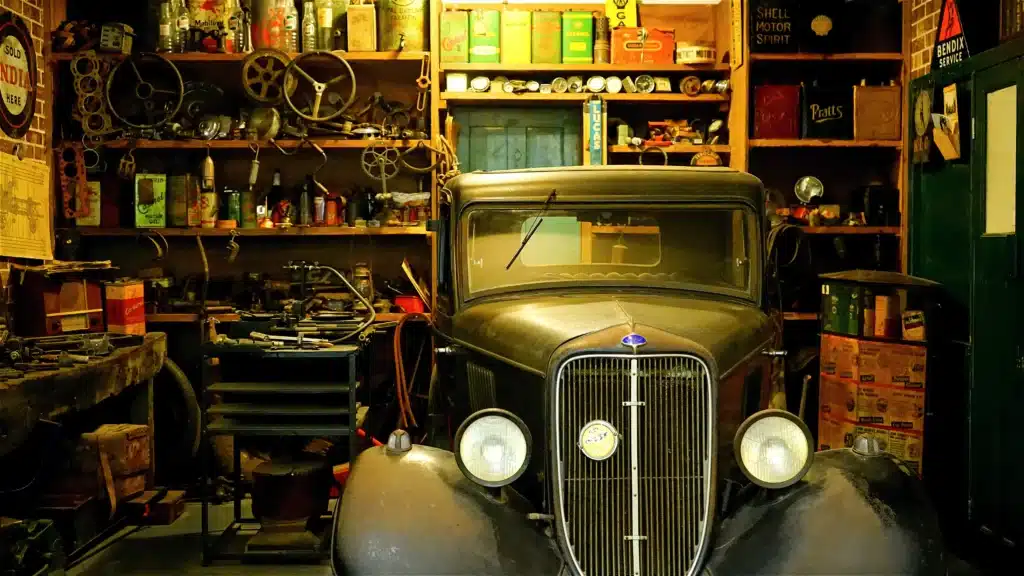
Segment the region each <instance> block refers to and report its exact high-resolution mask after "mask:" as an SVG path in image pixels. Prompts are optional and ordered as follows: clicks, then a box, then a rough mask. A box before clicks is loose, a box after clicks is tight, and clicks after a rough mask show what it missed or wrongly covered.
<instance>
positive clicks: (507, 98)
mask: <svg viewBox="0 0 1024 576" xmlns="http://www.w3.org/2000/svg"><path fill="white" fill-rule="evenodd" d="M593 96H600V97H601V98H603V99H604V100H608V101H619V102H728V101H729V97H728V96H724V95H721V94H700V95H698V96H687V95H686V94H669V93H661V94H659V93H652V94H637V93H633V94H624V93H619V94H606V93H601V94H591V93H587V92H578V93H571V94H538V93H536V92H527V93H525V94H505V93H503V92H502V93H497V94H495V93H491V92H442V93H441V100H445V101H448V102H473V103H474V104H495V105H501V104H508V103H510V102H535V103H536V102H551V103H557V102H573V103H575V102H584V101H586V100H589V99H590V98H591V97H593Z"/></svg>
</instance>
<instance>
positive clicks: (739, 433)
mask: <svg viewBox="0 0 1024 576" xmlns="http://www.w3.org/2000/svg"><path fill="white" fill-rule="evenodd" d="M769 417H777V418H783V419H785V420H788V421H789V422H791V423H793V424H794V425H796V426H797V427H798V428H799V429H800V431H801V432H803V435H804V439H805V440H806V442H807V459H806V460H805V461H804V464H803V466H802V467H801V468H800V470H799V471H798V472H797V473H796V474H795V475H794V476H793V477H791V478H789V479H788V480H785V481H782V482H765V481H764V480H761V479H759V478H757V477H756V476H755V475H754V474H753V473H751V471H750V470H749V469H748V468H747V465H746V464H745V463H744V462H743V457H742V455H741V447H742V444H743V437H744V436H745V435H746V433H747V431H748V430H750V427H751V426H753V425H754V424H756V423H757V422H760V421H761V420H764V419H765V418H769ZM733 454H734V456H735V459H736V464H737V465H738V466H739V468H740V471H741V472H743V475H744V476H746V477H747V478H748V479H749V480H750V481H751V482H753V483H754V484H757V485H758V486H760V487H762V488H768V489H772V490H777V489H781V488H788V487H790V486H792V485H794V484H796V483H797V482H799V481H800V480H802V479H803V477H804V476H806V475H807V471H808V470H810V468H811V464H812V463H813V461H814V439H813V437H812V436H811V429H810V428H808V427H807V423H806V422H804V421H803V420H801V419H800V418H799V417H798V416H797V415H796V414H793V413H792V412H788V411H786V410H778V409H769V410H761V411H760V412H757V413H755V414H753V415H751V416H750V417H748V418H747V419H746V420H744V421H743V423H742V424H740V427H739V429H737V430H736V436H735V438H733Z"/></svg>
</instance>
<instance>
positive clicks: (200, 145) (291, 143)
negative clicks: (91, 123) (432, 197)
mask: <svg viewBox="0 0 1024 576" xmlns="http://www.w3.org/2000/svg"><path fill="white" fill-rule="evenodd" d="M275 142H276V143H277V144H278V145H279V146H280V147H281V148H285V149H293V148H298V147H299V145H300V144H302V142H303V141H302V140H292V139H289V140H275ZM309 142H311V143H314V144H316V145H317V146H320V147H321V148H323V149H324V150H351V149H359V150H362V149H363V148H366V147H367V146H369V145H374V146H393V147H395V148H412V147H414V146H418V145H420V144H424V145H427V144H429V143H430V141H429V140H375V139H372V138H361V139H351V140H341V139H327V138H310V139H309ZM252 144H258V145H259V146H260V148H264V149H266V148H269V149H271V150H273V148H274V146H273V144H271V143H270V142H269V141H266V140H264V141H261V142H251V141H249V140H135V141H128V140H115V141H113V142H108V143H106V144H104V146H105V147H107V148H128V147H129V145H131V146H134V147H135V148H136V149H141V150H175V149H176V150H205V149H206V148H210V149H212V150H248V149H249V146H250V145H252ZM310 150H312V148H310Z"/></svg>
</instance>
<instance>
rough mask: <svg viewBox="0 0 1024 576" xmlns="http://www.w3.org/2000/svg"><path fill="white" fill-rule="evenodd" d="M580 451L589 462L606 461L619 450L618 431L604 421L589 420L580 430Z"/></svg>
mask: <svg viewBox="0 0 1024 576" xmlns="http://www.w3.org/2000/svg"><path fill="white" fill-rule="evenodd" d="M579 446H580V450H582V451H583V454H584V455H586V457H587V458H590V459H591V460H595V461H597V462H600V461H601V460H607V459H609V458H611V457H612V455H613V454H615V451H616V450H618V448H619V431H618V430H616V429H615V427H614V426H612V425H611V424H610V423H608V422H605V421H604V420H591V421H590V422H587V423H586V424H585V425H584V426H583V429H582V430H580V439H579Z"/></svg>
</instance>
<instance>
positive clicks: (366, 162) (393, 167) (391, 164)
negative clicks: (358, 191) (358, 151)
mask: <svg viewBox="0 0 1024 576" xmlns="http://www.w3.org/2000/svg"><path fill="white" fill-rule="evenodd" d="M400 156H401V153H400V152H399V151H398V148H393V147H391V146H372V145H371V146H367V147H366V148H363V153H362V155H361V156H360V164H361V165H362V167H363V173H364V174H366V175H367V176H369V177H370V178H373V179H374V180H381V181H384V180H390V179H392V178H394V177H395V176H397V175H398V171H399V166H398V160H399V157H400Z"/></svg>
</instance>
